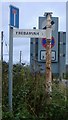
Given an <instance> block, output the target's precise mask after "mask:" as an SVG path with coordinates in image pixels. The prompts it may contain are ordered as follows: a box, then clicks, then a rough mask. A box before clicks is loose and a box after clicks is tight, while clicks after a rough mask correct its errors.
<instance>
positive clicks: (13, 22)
mask: <svg viewBox="0 0 68 120" xmlns="http://www.w3.org/2000/svg"><path fill="white" fill-rule="evenodd" d="M13 27H16V28H19V9H18V8H16V7H14V6H12V5H10V25H9V77H8V94H9V110H10V111H12V81H13Z"/></svg>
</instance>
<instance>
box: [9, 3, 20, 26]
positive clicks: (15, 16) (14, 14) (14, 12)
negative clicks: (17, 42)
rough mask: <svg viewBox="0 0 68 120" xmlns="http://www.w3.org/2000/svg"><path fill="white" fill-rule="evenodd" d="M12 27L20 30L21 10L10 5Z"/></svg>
mask: <svg viewBox="0 0 68 120" xmlns="http://www.w3.org/2000/svg"><path fill="white" fill-rule="evenodd" d="M10 26H12V27H15V28H19V9H18V8H17V7H15V6H12V5H10Z"/></svg>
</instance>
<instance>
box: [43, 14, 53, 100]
mask: <svg viewBox="0 0 68 120" xmlns="http://www.w3.org/2000/svg"><path fill="white" fill-rule="evenodd" d="M51 14H52V13H51V12H50V13H45V14H44V15H46V43H47V46H46V83H45V86H46V96H47V98H49V100H50V97H51V93H52V71H51V38H52V25H51V21H52V20H51Z"/></svg>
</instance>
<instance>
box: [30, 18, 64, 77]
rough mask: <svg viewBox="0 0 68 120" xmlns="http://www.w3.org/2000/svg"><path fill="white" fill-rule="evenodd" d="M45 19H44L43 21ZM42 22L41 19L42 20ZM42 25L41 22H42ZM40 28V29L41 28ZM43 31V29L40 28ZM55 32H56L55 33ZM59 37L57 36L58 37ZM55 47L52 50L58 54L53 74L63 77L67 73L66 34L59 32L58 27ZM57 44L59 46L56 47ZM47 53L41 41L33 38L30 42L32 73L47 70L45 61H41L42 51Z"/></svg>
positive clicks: (53, 62)
mask: <svg viewBox="0 0 68 120" xmlns="http://www.w3.org/2000/svg"><path fill="white" fill-rule="evenodd" d="M43 18H44V17H42V19H43ZM53 19H54V20H56V25H55V26H58V18H55V17H54V18H53ZM40 20H41V19H40ZM40 25H41V22H40ZM39 28H40V27H39ZM40 29H41V28H40ZM53 32H54V31H53ZM56 34H57V35H58V36H57V35H56ZM53 35H55V36H54V37H55V40H56V41H55V42H56V43H55V46H54V47H53V48H52V51H55V53H56V56H55V57H56V59H55V60H54V61H52V73H53V74H59V76H61V77H62V74H63V73H65V72H66V67H65V66H66V33H65V32H58V27H57V28H56V31H55V33H53ZM56 44H57V45H56ZM43 50H44V52H45V48H44V47H43V46H42V44H41V39H39V38H35V39H34V38H31V40H30V68H31V72H39V71H40V72H42V73H44V72H45V70H46V64H45V62H46V61H45V59H43V60H41V59H40V51H43Z"/></svg>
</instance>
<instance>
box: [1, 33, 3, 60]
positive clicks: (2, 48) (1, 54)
mask: <svg viewBox="0 0 68 120" xmlns="http://www.w3.org/2000/svg"><path fill="white" fill-rule="evenodd" d="M1 61H2V62H3V31H1Z"/></svg>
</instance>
